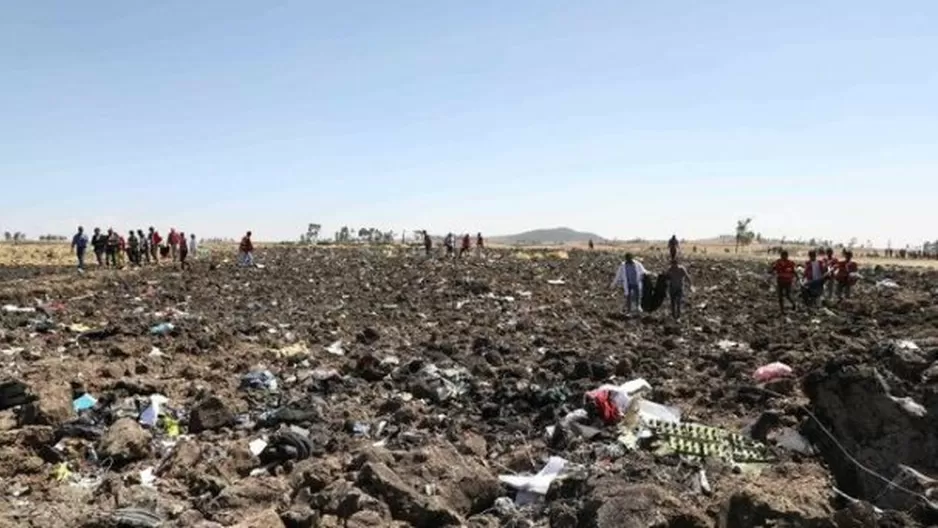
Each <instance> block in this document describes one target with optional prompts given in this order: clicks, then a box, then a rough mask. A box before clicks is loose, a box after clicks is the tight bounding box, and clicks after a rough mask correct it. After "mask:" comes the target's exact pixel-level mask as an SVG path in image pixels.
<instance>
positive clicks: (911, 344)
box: [896, 339, 921, 350]
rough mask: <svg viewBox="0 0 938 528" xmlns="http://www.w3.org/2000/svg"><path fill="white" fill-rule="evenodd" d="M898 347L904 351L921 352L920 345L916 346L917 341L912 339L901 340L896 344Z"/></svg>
mask: <svg viewBox="0 0 938 528" xmlns="http://www.w3.org/2000/svg"><path fill="white" fill-rule="evenodd" d="M896 346H898V347H899V348H901V349H902V350H921V349H920V348H919V347H918V345H916V344H915V341H912V340H910V339H900V340H899V341H897V342H896Z"/></svg>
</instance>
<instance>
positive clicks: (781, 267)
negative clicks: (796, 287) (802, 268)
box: [772, 250, 795, 312]
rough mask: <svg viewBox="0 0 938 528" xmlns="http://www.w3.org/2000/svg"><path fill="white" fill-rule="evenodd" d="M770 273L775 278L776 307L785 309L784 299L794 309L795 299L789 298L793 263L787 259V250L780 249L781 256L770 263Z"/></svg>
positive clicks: (792, 278) (793, 273) (792, 280)
mask: <svg viewBox="0 0 938 528" xmlns="http://www.w3.org/2000/svg"><path fill="white" fill-rule="evenodd" d="M772 273H774V274H775V278H776V290H777V291H778V307H779V309H780V310H781V311H783V312H784V311H785V299H788V302H789V303H790V304H791V309H792V310H794V309H795V301H794V299H792V298H791V286H792V284H793V283H794V282H795V263H794V262H792V261H790V260H788V252H787V251H785V250H782V253H781V258H780V259H778V260H776V261H775V264H772Z"/></svg>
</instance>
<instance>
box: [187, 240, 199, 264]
mask: <svg viewBox="0 0 938 528" xmlns="http://www.w3.org/2000/svg"><path fill="white" fill-rule="evenodd" d="M198 251H199V247H198V245H197V243H196V241H195V234H191V235H189V253H191V254H192V258H194V259H197V258H199V253H198Z"/></svg>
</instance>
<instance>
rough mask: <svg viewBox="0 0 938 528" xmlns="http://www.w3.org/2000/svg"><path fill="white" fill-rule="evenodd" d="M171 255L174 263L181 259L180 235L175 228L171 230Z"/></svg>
mask: <svg viewBox="0 0 938 528" xmlns="http://www.w3.org/2000/svg"><path fill="white" fill-rule="evenodd" d="M168 241H169V254H170V256H171V257H172V259H173V262H176V260H177V259H178V258H179V233H178V232H176V228H175V227H171V228H169V240H168Z"/></svg>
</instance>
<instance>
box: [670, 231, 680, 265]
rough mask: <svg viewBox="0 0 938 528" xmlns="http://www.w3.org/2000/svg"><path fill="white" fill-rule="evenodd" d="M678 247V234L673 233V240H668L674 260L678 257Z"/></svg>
mask: <svg viewBox="0 0 938 528" xmlns="http://www.w3.org/2000/svg"><path fill="white" fill-rule="evenodd" d="M677 248H678V241H677V235H671V240H668V253H670V254H671V260H674V259H676V258H677Z"/></svg>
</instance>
